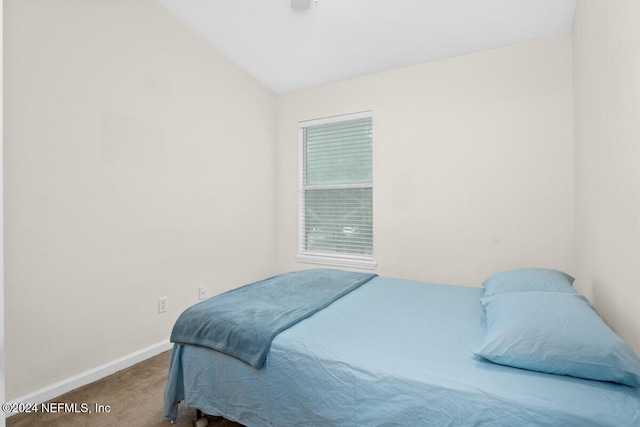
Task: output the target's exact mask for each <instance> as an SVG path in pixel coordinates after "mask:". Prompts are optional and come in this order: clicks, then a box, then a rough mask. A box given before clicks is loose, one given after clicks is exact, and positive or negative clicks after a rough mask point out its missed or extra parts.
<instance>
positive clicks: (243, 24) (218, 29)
mask: <svg viewBox="0 0 640 427" xmlns="http://www.w3.org/2000/svg"><path fill="white" fill-rule="evenodd" d="M158 1H159V2H160V3H161V4H162V5H164V6H165V7H166V8H167V9H168V10H169V11H170V12H171V13H173V14H174V15H175V16H177V17H178V18H179V19H180V20H182V21H183V22H184V23H185V24H187V25H188V26H189V27H191V28H193V30H195V31H196V32H198V33H199V34H201V35H202V37H204V38H205V39H206V40H208V41H209V42H210V43H211V44H212V45H214V46H215V47H216V48H217V49H218V50H219V51H221V52H222V53H223V54H224V55H226V56H227V57H228V58H230V59H231V60H232V61H234V62H235V63H237V64H238V65H239V66H240V67H242V68H243V69H244V70H246V71H247V72H248V73H250V74H251V75H252V76H254V77H255V78H256V79H257V80H259V81H260V82H262V83H263V84H264V85H265V86H267V87H268V88H269V89H271V90H272V91H273V92H275V93H285V92H290V91H294V90H299V89H305V88H309V87H313V86H318V85H321V84H325V83H330V82H334V81H338V80H343V79H348V78H352V77H358V76H363V75H366V74H372V73H376V72H381V71H387V70H391V69H394V68H400V67H406V66H410V65H415V64H419V63H423V62H427V61H434V60H438V59H443V58H448V57H452V56H457V55H463V54H467V53H471V52H477V51H481V50H485V49H491V48H495V47H500V46H506V45H510V44H514V43H520V42H523V41H527V40H533V39H536V38H540V37H546V36H550V35H554V34H560V33H565V32H569V31H571V25H572V22H573V14H574V10H575V6H576V0H402V1H399V0H317V1H314V0H312V1H311V2H310V6H309V8H308V9H307V10H302V11H300V10H294V9H292V8H291V7H290V6H291V0H158Z"/></svg>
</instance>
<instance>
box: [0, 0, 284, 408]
mask: <svg viewBox="0 0 640 427" xmlns="http://www.w3.org/2000/svg"><path fill="white" fill-rule="evenodd" d="M4 16H5V26H4V40H5V50H4V54H5V55H6V56H5V61H4V64H5V72H4V77H5V86H4V95H5V104H4V105H5V110H4V113H5V116H4V118H5V121H4V130H5V133H4V150H5V152H4V155H5V164H4V172H5V175H4V176H5V239H6V240H5V242H6V248H7V250H6V267H5V268H6V270H5V273H6V276H5V278H6V279H5V280H6V285H5V290H6V324H7V331H6V348H7V352H6V362H7V367H8V369H7V376H6V381H7V399H14V398H17V397H20V396H23V395H25V394H27V393H31V392H34V391H35V390H38V389H40V388H42V387H45V386H48V385H50V384H52V383H55V382H56V381H60V380H63V379H66V378H68V377H71V376H73V375H75V374H78V373H81V372H84V371H86V370H89V369H92V368H95V367H96V366H100V365H102V364H105V363H107V362H110V361H113V360H115V359H118V358H119V357H122V356H125V355H127V354H131V353H133V352H136V351H138V350H140V349H142V348H145V347H147V346H150V345H153V344H155V343H158V342H162V341H164V340H167V339H168V337H169V334H170V331H171V327H172V326H173V322H174V321H175V319H176V317H177V316H178V315H179V313H180V312H181V311H182V310H183V309H184V308H186V307H187V306H188V305H191V304H193V303H195V302H197V288H198V286H200V285H207V286H208V292H209V294H215V293H219V292H222V291H224V290H227V289H229V288H232V287H236V286H239V285H242V284H244V283H246V282H248V281H250V280H256V279H258V278H261V277H264V276H267V275H272V274H274V273H275V267H276V261H275V254H273V252H272V251H271V250H270V248H271V245H272V242H273V241H274V238H275V215H274V209H275V205H274V202H273V199H274V188H275V186H274V176H275V172H274V160H273V155H274V135H275V107H276V104H275V96H274V95H273V94H272V93H271V92H269V91H268V90H266V89H265V88H264V87H263V86H261V85H260V84H258V83H257V82H256V81H255V80H254V79H252V78H251V77H249V76H248V75H247V74H246V73H245V72H243V71H242V70H241V69H240V68H239V67H237V66H236V65H234V64H232V63H231V62H230V61H228V60H227V59H225V58H223V57H222V56H221V55H220V54H219V53H218V52H217V51H216V50H214V49H213V48H212V47H210V46H209V45H208V44H207V43H205V42H204V41H203V40H201V39H200V38H199V37H198V36H197V35H195V34H194V33H193V32H192V31H190V30H188V29H187V28H185V27H183V26H182V24H180V23H179V22H178V20H177V19H175V18H174V17H173V16H172V15H170V14H169V12H167V11H166V10H165V9H164V8H163V7H162V6H160V5H158V4H157V2H155V1H153V0H137V1H135V2H131V1H126V0H119V1H101V0H66V1H64V2H51V1H49V0H30V1H24V0H7V1H6V2H5V11H4ZM160 296H168V300H169V312H168V313H165V314H158V312H157V298H158V297H160Z"/></svg>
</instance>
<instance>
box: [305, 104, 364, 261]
mask: <svg viewBox="0 0 640 427" xmlns="http://www.w3.org/2000/svg"><path fill="white" fill-rule="evenodd" d="M372 117H373V115H372V112H371V111H365V112H360V113H353V114H346V115H340V116H333V117H326V118H322V119H314V120H306V121H302V122H299V123H298V255H297V257H296V259H297V260H298V261H299V262H304V263H312V264H324V265H332V266H338V267H353V268H362V269H369V270H373V269H375V268H376V262H375V260H374V258H373V254H372V255H357V254H341V253H334V252H320V251H311V250H306V249H305V241H306V236H305V218H306V216H305V214H306V212H305V176H304V174H305V162H306V159H305V141H304V129H305V128H307V127H311V126H318V125H323V124H329V123H339V122H344V121H350V120H357V119H362V118H372ZM372 172H373V171H372ZM334 187H335V186H326V188H327V189H329V188H334ZM340 188H371V189H372V191H373V179H372V180H371V183H370V184H347V185H344V186H340ZM372 208H373V207H372ZM372 214H373V212H372Z"/></svg>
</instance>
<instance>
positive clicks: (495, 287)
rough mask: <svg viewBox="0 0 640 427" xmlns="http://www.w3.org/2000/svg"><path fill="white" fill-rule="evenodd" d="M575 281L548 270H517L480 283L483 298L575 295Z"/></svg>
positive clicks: (564, 274)
mask: <svg viewBox="0 0 640 427" xmlns="http://www.w3.org/2000/svg"><path fill="white" fill-rule="evenodd" d="M574 280H575V279H574V278H573V277H571V276H569V275H568V274H567V273H563V272H562V271H558V270H551V269H548V268H519V269H516V270H509V271H503V272H502V273H497V274H494V275H493V276H491V277H489V278H488V279H487V280H485V281H484V282H482V286H484V296H485V297H489V296H492V295H497V294H502V293H505V292H564V293H568V294H577V293H578V292H577V291H576V290H575V289H573V281H574Z"/></svg>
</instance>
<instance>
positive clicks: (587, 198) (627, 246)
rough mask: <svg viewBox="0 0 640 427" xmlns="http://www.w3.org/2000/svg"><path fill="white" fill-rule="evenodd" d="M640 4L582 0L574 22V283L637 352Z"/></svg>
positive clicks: (639, 338) (628, 0)
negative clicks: (575, 219) (576, 257)
mask: <svg viewBox="0 0 640 427" xmlns="http://www.w3.org/2000/svg"><path fill="white" fill-rule="evenodd" d="M639 16H640V2H638V1H636V0H619V1H604V0H597V1H593V0H590V1H579V2H578V6H577V9H576V14H575V18H574V24H573V58H574V67H573V68H574V85H575V92H574V95H575V96H574V105H575V150H576V168H575V170H576V178H575V181H576V216H577V221H576V224H577V228H576V235H577V245H576V249H577V254H578V260H579V269H578V274H577V275H578V280H577V282H576V286H577V287H578V288H579V289H580V290H581V291H582V292H584V293H585V294H586V295H587V296H588V297H589V298H590V299H591V300H592V302H593V303H594V304H595V306H596V308H597V309H598V311H599V313H600V314H601V315H602V317H603V318H604V319H605V321H606V322H607V323H608V324H609V325H610V326H611V327H612V328H613V329H614V330H615V331H616V332H618V333H619V334H620V335H621V336H622V337H623V338H625V339H626V340H627V341H628V342H629V343H630V344H631V345H632V346H633V348H634V349H635V351H636V352H637V353H640V310H639V309H638V303H639V302H640V279H639V278H640V32H639V31H638V17H639Z"/></svg>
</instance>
